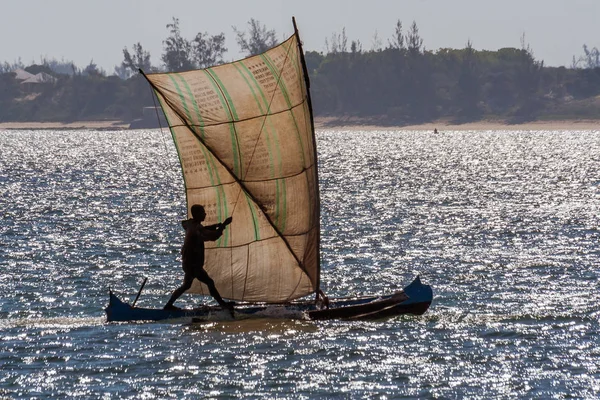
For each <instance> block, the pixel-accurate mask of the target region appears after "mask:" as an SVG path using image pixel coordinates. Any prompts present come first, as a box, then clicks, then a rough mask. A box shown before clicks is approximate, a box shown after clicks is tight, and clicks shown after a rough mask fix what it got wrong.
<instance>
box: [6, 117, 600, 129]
mask: <svg viewBox="0 0 600 400" xmlns="http://www.w3.org/2000/svg"><path fill="white" fill-rule="evenodd" d="M33 129H35V130H46V129H48V130H62V129H64V130H74V129H101V130H123V129H129V123H127V122H123V121H76V122H70V123H61V122H0V130H33ZM163 129H165V128H163ZM315 129H316V130H327V129H335V130H349V131H361V130H388V131H389V130H406V131H409V130H410V131H414V130H418V131H432V132H433V130H434V129H437V130H438V131H440V132H443V131H473V130H475V131H482V130H508V131H523V130H600V119H597V120H589V119H586V120H548V121H546V120H543V121H530V122H525V123H521V124H508V123H506V122H503V121H476V122H467V123H464V124H453V123H450V122H448V121H443V120H441V121H435V122H426V123H422V124H416V125H396V126H395V125H391V124H390V125H387V124H385V125H384V124H381V125H378V124H376V123H372V122H371V121H368V120H361V119H354V118H333V117H316V118H315Z"/></svg>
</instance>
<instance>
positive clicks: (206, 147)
mask: <svg viewBox="0 0 600 400" xmlns="http://www.w3.org/2000/svg"><path fill="white" fill-rule="evenodd" d="M147 78H148V80H149V82H150V83H151V85H152V87H153V88H154V90H155V91H156V93H157V96H158V98H159V100H160V102H161V106H162V108H163V110H164V112H165V115H166V117H167V121H168V123H169V127H170V129H171V133H172V135H173V140H174V141H175V145H176V147H177V151H178V153H179V159H180V162H181V167H182V170H183V177H184V182H185V189H186V196H187V203H188V215H189V209H190V208H191V206H192V205H194V204H202V205H204V207H205V209H206V212H207V217H206V221H205V224H207V225H210V224H214V223H216V222H221V221H223V220H224V219H225V218H227V217H228V216H232V217H233V222H232V223H231V225H230V226H229V227H228V228H227V229H226V230H225V233H224V235H223V236H222V237H221V239H219V240H218V241H216V242H207V243H206V261H205V269H206V271H207V272H208V274H209V275H210V276H211V277H212V278H213V280H214V281H215V284H216V287H217V289H218V290H219V292H220V293H221V295H222V296H223V297H224V298H228V299H233V300H237V301H249V302H268V303H281V302H286V301H289V300H293V299H296V298H299V297H302V296H306V295H308V294H311V293H314V292H316V291H317V290H318V285H319V229H320V226H319V200H318V199H319V193H318V190H319V189H318V178H317V163H316V159H315V157H316V156H315V155H316V149H315V141H314V128H313V124H312V115H311V107H310V97H309V92H308V88H307V80H306V79H305V68H304V64H303V55H302V50H301V47H300V44H299V39H298V35H297V33H296V34H295V35H294V36H292V37H290V38H289V39H288V40H286V41H285V42H283V43H282V44H280V45H278V46H277V47H274V48H272V49H270V50H268V51H267V52H265V53H263V54H260V55H257V56H253V57H249V58H246V59H243V60H240V61H236V62H233V63H230V64H225V65H220V66H216V67H212V68H208V69H204V70H195V71H187V72H180V73H161V74H149V75H147ZM188 292H190V293H202V294H208V289H207V287H206V286H205V285H204V284H201V283H200V282H199V281H197V280H195V281H194V284H193V286H192V288H191V289H190V290H189V291H188Z"/></svg>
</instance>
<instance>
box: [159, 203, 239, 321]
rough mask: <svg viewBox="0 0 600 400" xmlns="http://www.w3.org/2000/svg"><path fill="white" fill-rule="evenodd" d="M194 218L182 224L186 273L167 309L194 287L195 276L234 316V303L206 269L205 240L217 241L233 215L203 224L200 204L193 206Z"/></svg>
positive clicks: (183, 265) (182, 250) (204, 214)
mask: <svg viewBox="0 0 600 400" xmlns="http://www.w3.org/2000/svg"><path fill="white" fill-rule="evenodd" d="M191 211H192V218H190V219H188V220H185V221H182V222H181V224H182V225H183V228H184V229H185V240H184V242H183V247H182V249H181V254H182V267H183V272H184V273H185V275H184V276H183V284H182V285H181V286H180V287H178V288H177V289H175V291H174V292H173V294H172V295H171V298H170V299H169V301H168V302H167V304H166V305H165V307H164V308H165V309H173V308H175V306H174V305H173V303H175V300H177V299H178V298H179V296H181V295H182V294H183V293H184V292H185V291H186V290H188V289H189V288H190V287H192V282H193V281H194V278H196V279H198V280H199V281H200V282H202V283H204V284H206V286H208V290H209V291H210V294H211V296H213V297H214V298H215V300H217V302H218V303H219V304H220V305H221V307H223V308H227V309H229V311H230V312H231V315H232V316H233V305H232V304H229V303H227V302H225V301H224V300H223V299H222V298H221V295H220V294H219V292H218V291H217V288H216V287H215V282H214V281H213V280H212V279H211V277H210V276H208V274H207V273H206V271H205V270H204V242H208V241H215V240H217V239H218V238H220V237H221V235H222V234H223V230H225V227H226V226H227V225H229V224H230V223H231V217H229V218H227V219H226V220H225V221H223V223H220V224H215V225H210V226H203V225H202V221H204V218H206V212H205V211H204V207H202V206H201V205H199V204H194V205H193V206H192V209H191Z"/></svg>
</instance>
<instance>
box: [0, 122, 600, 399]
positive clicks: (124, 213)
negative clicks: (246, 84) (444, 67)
mask: <svg viewBox="0 0 600 400" xmlns="http://www.w3.org/2000/svg"><path fill="white" fill-rule="evenodd" d="M317 140H318V152H319V155H320V161H319V166H320V185H321V199H322V206H321V210H322V279H321V280H322V286H323V288H324V290H325V292H326V293H327V294H328V295H329V296H330V297H338V296H352V295H360V294H373V293H375V294H377V293H381V294H383V293H390V292H393V291H395V290H397V289H399V288H401V287H403V286H405V285H406V284H408V283H410V281H412V279H413V278H414V277H415V276H417V275H420V276H421V279H422V280H423V281H424V282H425V283H427V284H430V285H432V287H433V290H434V302H433V304H432V305H431V308H430V309H429V311H427V313H426V314H424V315H422V316H402V317H396V318H393V319H388V320H383V321H369V322H347V321H320V322H311V321H303V320H285V319H276V318H273V319H258V320H246V321H229V322H227V321H223V322H211V323H204V324H193V323H190V321H175V322H171V323H126V324H120V323H107V322H106V317H105V314H104V307H105V306H106V305H107V302H108V291H109V288H112V290H113V291H115V292H116V293H117V294H119V295H120V296H121V297H124V298H125V299H129V300H131V299H133V298H134V297H135V295H136V293H137V290H138V288H139V286H140V284H141V281H142V279H143V278H144V277H148V278H149V280H148V284H147V285H146V288H145V289H144V291H143V293H142V295H141V297H140V300H139V301H138V305H141V306H147V307H161V306H162V305H163V304H164V303H165V302H166V300H167V299H168V297H169V295H170V293H171V291H172V290H173V289H174V288H175V287H177V286H178V285H179V283H180V280H181V267H180V259H179V251H180V247H181V244H182V240H183V231H182V230H181V228H180V222H179V221H180V220H181V219H183V218H184V217H185V215H184V213H185V198H184V195H183V184H182V177H181V172H180V169H179V166H178V161H177V155H176V152H175V149H174V147H173V145H172V143H171V139H170V136H169V134H168V133H167V132H160V131H158V130H148V131H94V130H80V131H78V130H73V131H41V130H39V131H0V211H1V213H2V219H1V220H0V398H11V399H12V398H15V399H59V398H69V399H90V398H102V399H113V398H114V399H117V398H127V399H166V398H171V399H184V398H189V399H194V398H215V399H227V398H250V399H258V398H269V399H322V398H331V399H363V398H365V399H399V398H415V399H416V398H419V399H428V398H432V399H462V398H470V399H492V398H493V399H514V398H527V399H528V398H533V399H553V398H556V399H564V398H575V399H596V398H599V397H600V323H599V322H600V321H599V320H600V288H599V279H598V278H599V274H600V257H599V256H600V131H522V132H509V131H455V132H440V133H439V134H437V135H435V134H432V133H431V132H417V131H394V130H389V131H362V132H360V131H342V130H324V131H319V132H318V133H317ZM203 301H211V300H210V299H208V298H192V297H191V296H188V295H184V296H183V297H182V299H181V300H180V301H179V302H178V304H180V305H183V306H185V305H188V306H192V305H194V304H198V303H199V302H203Z"/></svg>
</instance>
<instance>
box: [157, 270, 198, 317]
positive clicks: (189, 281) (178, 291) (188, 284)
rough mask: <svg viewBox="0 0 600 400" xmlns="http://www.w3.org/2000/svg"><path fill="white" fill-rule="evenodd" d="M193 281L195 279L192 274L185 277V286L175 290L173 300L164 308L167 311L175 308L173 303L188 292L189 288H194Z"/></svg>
mask: <svg viewBox="0 0 600 400" xmlns="http://www.w3.org/2000/svg"><path fill="white" fill-rule="evenodd" d="M193 281H194V277H193V276H192V274H188V273H186V274H185V276H184V277H183V284H182V285H181V286H179V287H178V288H177V289H175V291H174V292H173V294H172V295H171V298H170V299H169V301H168V302H167V304H165V307H164V308H165V309H167V308H171V307H173V303H175V300H177V299H178V298H179V296H181V295H182V294H184V293H185V291H186V290H188V289H189V288H191V287H192V282H193Z"/></svg>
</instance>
